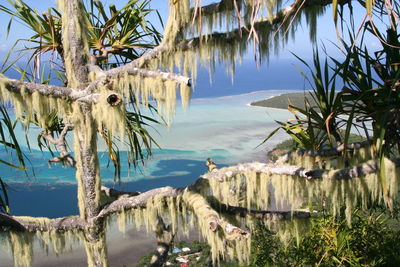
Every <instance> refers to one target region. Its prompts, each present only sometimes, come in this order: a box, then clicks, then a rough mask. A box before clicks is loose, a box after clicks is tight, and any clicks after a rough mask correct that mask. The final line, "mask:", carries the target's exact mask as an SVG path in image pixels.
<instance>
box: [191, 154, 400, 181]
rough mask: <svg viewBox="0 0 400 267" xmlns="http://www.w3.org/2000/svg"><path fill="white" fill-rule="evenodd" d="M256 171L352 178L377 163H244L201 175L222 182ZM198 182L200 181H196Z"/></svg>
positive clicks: (399, 162)
mask: <svg viewBox="0 0 400 267" xmlns="http://www.w3.org/2000/svg"><path fill="white" fill-rule="evenodd" d="M393 162H394V163H395V165H396V167H397V168H400V158H397V159H394V160H393ZM249 171H250V172H257V173H264V174H267V175H271V174H276V175H290V176H296V177H299V178H305V179H308V180H311V179H322V178H328V179H337V180H341V179H353V178H358V177H362V176H365V175H367V174H372V173H377V172H378V171H379V164H378V162H377V161H375V160H370V161H368V162H366V163H364V164H361V165H359V166H355V167H352V168H345V169H341V170H333V171H332V170H322V169H316V170H310V169H305V168H303V167H299V166H292V165H279V164H276V163H260V162H253V163H245V164H239V165H236V166H232V167H228V168H222V169H219V170H214V171H213V172H210V173H206V174H204V175H202V176H201V178H203V179H205V180H210V179H215V180H217V181H220V182H223V181H226V180H229V179H234V178H235V177H236V175H238V174H242V173H244V172H249ZM197 182H198V183H199V182H200V181H197Z"/></svg>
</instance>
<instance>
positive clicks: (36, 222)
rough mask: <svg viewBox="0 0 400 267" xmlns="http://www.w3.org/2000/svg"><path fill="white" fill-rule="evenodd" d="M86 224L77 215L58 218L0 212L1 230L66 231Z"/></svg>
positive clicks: (81, 227) (80, 227) (82, 227)
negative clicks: (12, 214) (11, 214)
mask: <svg viewBox="0 0 400 267" xmlns="http://www.w3.org/2000/svg"><path fill="white" fill-rule="evenodd" d="M87 226H88V224H87V222H86V221H85V220H83V219H81V218H79V217H78V216H73V217H63V218H58V219H48V218H35V217H18V216H9V215H6V214H2V213H0V228H1V230H2V231H7V230H8V229H13V230H17V231H28V232H35V231H42V232H43V231H52V230H59V231H68V230H74V229H84V228H85V227H87Z"/></svg>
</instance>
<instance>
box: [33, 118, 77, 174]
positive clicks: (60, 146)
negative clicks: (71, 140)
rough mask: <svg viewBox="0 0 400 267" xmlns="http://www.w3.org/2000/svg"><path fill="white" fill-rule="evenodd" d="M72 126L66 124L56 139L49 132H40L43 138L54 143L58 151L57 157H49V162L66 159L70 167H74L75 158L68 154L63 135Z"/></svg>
mask: <svg viewBox="0 0 400 267" xmlns="http://www.w3.org/2000/svg"><path fill="white" fill-rule="evenodd" d="M72 128H73V126H72V125H71V124H66V125H65V126H64V129H63V130H62V131H61V133H60V135H59V137H58V138H57V139H54V138H53V136H52V135H51V134H50V133H46V132H42V133H41V134H40V135H41V136H42V137H43V138H44V139H46V141H47V142H49V143H50V144H53V145H55V146H56V148H57V150H58V151H59V152H60V156H59V157H55V158H53V159H50V160H49V162H54V163H58V162H61V161H67V162H68V163H69V164H70V165H71V166H72V167H74V168H75V164H76V162H75V159H74V158H73V157H72V156H71V155H70V154H69V152H68V150H67V144H66V141H65V136H66V135H67V133H68V131H69V130H72Z"/></svg>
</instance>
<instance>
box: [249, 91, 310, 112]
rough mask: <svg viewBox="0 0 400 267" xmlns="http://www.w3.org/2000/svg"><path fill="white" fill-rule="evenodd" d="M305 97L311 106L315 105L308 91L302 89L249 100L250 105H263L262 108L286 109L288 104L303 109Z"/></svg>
mask: <svg viewBox="0 0 400 267" xmlns="http://www.w3.org/2000/svg"><path fill="white" fill-rule="evenodd" d="M305 99H307V100H308V102H309V103H310V105H311V106H313V105H315V101H314V99H313V98H312V96H311V94H310V92H308V91H304V92H301V93H287V94H281V95H277V96H273V97H270V98H267V99H263V100H259V101H255V102H251V103H250V106H256V107H264V108H277V109H285V110H286V109H287V108H288V106H289V105H293V106H296V107H299V108H302V109H304V107H305Z"/></svg>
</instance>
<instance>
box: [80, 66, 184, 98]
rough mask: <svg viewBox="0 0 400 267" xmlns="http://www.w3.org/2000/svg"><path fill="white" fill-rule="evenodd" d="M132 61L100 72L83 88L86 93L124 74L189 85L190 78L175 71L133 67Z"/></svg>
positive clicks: (122, 76)
mask: <svg viewBox="0 0 400 267" xmlns="http://www.w3.org/2000/svg"><path fill="white" fill-rule="evenodd" d="M135 64H136V63H134V61H132V62H131V63H128V64H126V65H124V66H121V67H118V68H114V69H111V70H109V71H105V72H103V73H101V74H100V75H99V76H98V77H97V79H96V80H94V81H93V82H91V83H90V84H89V85H88V86H87V87H86V89H85V90H84V91H85V92H86V94H87V95H90V94H91V93H93V92H95V89H96V88H97V87H98V86H99V85H100V84H101V83H104V82H105V81H107V80H110V79H114V78H119V77H121V78H122V79H123V78H124V75H126V74H128V75H140V76H142V77H148V78H154V79H157V78H161V79H162V80H163V81H168V80H172V81H175V82H177V83H183V84H185V85H187V86H190V85H191V84H190V78H189V77H186V76H183V75H179V74H176V73H171V72H162V71H159V70H147V69H141V68H137V67H135Z"/></svg>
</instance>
